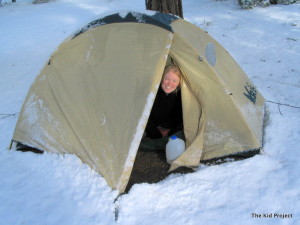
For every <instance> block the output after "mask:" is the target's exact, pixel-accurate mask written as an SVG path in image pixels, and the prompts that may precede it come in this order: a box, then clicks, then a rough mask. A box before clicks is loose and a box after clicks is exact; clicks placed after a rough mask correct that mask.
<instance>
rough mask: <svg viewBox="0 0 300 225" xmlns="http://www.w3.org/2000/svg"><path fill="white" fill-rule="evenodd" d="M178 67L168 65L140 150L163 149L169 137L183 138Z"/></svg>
mask: <svg viewBox="0 0 300 225" xmlns="http://www.w3.org/2000/svg"><path fill="white" fill-rule="evenodd" d="M181 78H182V74H181V71H180V69H179V68H178V66H176V65H169V66H167V67H166V68H165V70H164V75H163V78H162V81H161V84H160V87H159V90H158V92H157V95H156V98H155V101H154V104H153V107H152V111H151V114H150V116H149V119H148V123H147V126H146V129H145V135H144V136H145V137H144V138H143V140H142V143H141V146H140V147H141V148H142V149H164V148H165V145H166V144H167V142H168V137H169V136H170V135H173V134H176V135H178V136H179V137H180V138H183V132H182V130H183V120H182V105H181V93H180V81H181Z"/></svg>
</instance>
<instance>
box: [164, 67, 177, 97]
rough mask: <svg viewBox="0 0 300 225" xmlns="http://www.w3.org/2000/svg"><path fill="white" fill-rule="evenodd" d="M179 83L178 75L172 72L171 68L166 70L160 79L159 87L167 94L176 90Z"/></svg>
mask: <svg viewBox="0 0 300 225" xmlns="http://www.w3.org/2000/svg"><path fill="white" fill-rule="evenodd" d="M179 83H180V78H179V76H178V75H177V74H176V73H174V72H173V71H172V70H170V71H169V72H167V73H166V74H165V75H164V76H163V79H162V81H161V88H162V89H163V91H164V92H165V93H166V94H169V93H171V92H173V91H175V90H176V88H177V87H178V85H179Z"/></svg>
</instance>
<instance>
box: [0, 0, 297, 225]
mask: <svg viewBox="0 0 300 225" xmlns="http://www.w3.org/2000/svg"><path fill="white" fill-rule="evenodd" d="M5 2H9V1H2V3H5ZM31 2H32V1H30V0H17V3H13V4H4V5H3V6H2V7H0V30H1V37H0V41H1V45H0V59H1V60H0V77H1V82H0V90H1V95H0V106H1V107H0V143H1V147H0V190H1V191H0V218H1V219H0V221H1V224H14V225H18V224H25V225H32V224H47V225H50V224H51V225H52V224H55V225H57V224H58V225H59V224H63V225H66V224H67V225H69V224H70V225H72V224H74V225H75V224H76V225H77V224H82V225H86V224H88V225H95V224H101V225H103V224H104V225H105V224H109V225H110V224H122V225H134V224H143V225H144V224H151V225H152V224H173V225H177V224H178V225H182V224H189V225H194V224H195V225H196V224H197V225H199V224H205V225H210V224H211V225H216V224H230V225H234V224H236V225H240V224H247V225H251V224H266V225H268V224H272V225H274V224H299V222H298V221H300V188H299V187H300V180H299V171H300V147H299V141H300V129H299V127H300V109H299V107H300V98H299V96H300V64H299V58H300V4H299V3H298V4H293V5H272V6H269V7H266V8H259V7H258V8H254V9H252V10H242V9H241V8H240V7H239V6H238V5H237V1H235V0H225V1H214V0H202V1H201V3H199V1H196V0H184V1H183V12H184V17H185V19H186V20H188V21H190V22H191V23H193V24H195V25H197V26H199V27H201V28H202V29H204V30H206V31H207V32H208V33H209V34H210V35H211V36H213V37H214V38H215V39H216V40H217V41H218V42H219V43H220V44H222V45H223V46H224V47H225V48H226V49H227V50H228V51H229V52H230V54H231V55H232V56H233V57H234V58H235V59H236V61H237V62H238V63H239V64H240V66H241V67H242V68H243V70H244V71H245V72H246V73H247V74H248V76H249V77H250V79H251V80H252V81H253V83H254V84H255V85H256V86H257V88H258V90H259V91H260V92H261V93H262V95H263V96H264V97H265V98H266V100H267V105H266V114H267V119H266V122H265V130H264V153H263V154H261V155H256V156H255V157H252V158H249V159H246V160H243V161H235V162H230V160H229V161H228V162H227V163H224V164H220V165H214V166H204V165H202V166H200V167H199V169H198V170H197V171H196V172H195V173H191V174H185V175H180V174H173V175H170V176H168V177H167V178H166V179H165V180H163V181H161V182H159V183H156V184H147V183H144V184H136V185H134V186H133V187H132V189H131V190H130V192H129V193H128V194H125V195H122V196H120V197H119V198H118V199H117V201H116V202H114V200H115V198H116V197H117V193H116V192H115V191H113V190H111V189H110V188H109V186H108V185H107V184H106V182H105V180H104V179H103V178H102V177H101V176H100V175H99V174H97V173H96V172H95V171H94V170H92V169H91V168H89V167H88V166H87V165H85V164H83V163H82V162H81V161H80V160H79V159H78V158H77V157H76V156H74V155H64V156H63V155H57V154H48V153H45V154H34V153H23V152H16V151H14V150H12V151H9V150H8V146H9V145H10V140H11V137H12V134H13V130H14V127H15V124H16V121H17V117H18V112H19V111H20V109H21V106H22V104H23V101H24V99H25V97H26V94H27V92H28V90H29V87H30V85H31V84H32V82H33V81H34V79H35V77H36V76H37V75H38V74H39V72H40V70H41V69H42V68H43V66H44V64H45V63H46V62H47V60H48V59H49V56H50V55H51V54H52V53H53V52H54V51H55V49H56V48H57V47H58V46H59V44H60V43H61V42H62V41H63V40H64V39H66V38H67V37H68V36H69V35H71V34H72V33H74V32H75V31H77V30H79V29H80V28H82V27H83V26H84V25H86V24H88V23H89V22H91V21H93V20H94V19H95V18H98V15H100V14H103V13H108V12H109V11H124V10H129V11H144V10H145V5H144V4H145V2H144V1H141V0H130V1H129V0H122V1H121V0H102V1H99V0H85V1H82V0H72V1H71V0H56V1H49V2H48V3H45V4H31ZM273 102H276V103H280V104H281V105H279V104H276V103H273ZM115 212H116V213H115ZM115 216H116V219H117V220H115ZM284 216H285V218H283V217H284Z"/></svg>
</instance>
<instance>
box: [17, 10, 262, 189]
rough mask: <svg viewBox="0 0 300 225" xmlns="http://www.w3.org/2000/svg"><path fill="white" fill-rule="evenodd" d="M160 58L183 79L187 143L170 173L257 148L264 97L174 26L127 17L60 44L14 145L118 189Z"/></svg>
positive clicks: (207, 45)
mask: <svg viewBox="0 0 300 225" xmlns="http://www.w3.org/2000/svg"><path fill="white" fill-rule="evenodd" d="M168 58H172V59H173V60H174V61H175V62H176V64H177V65H179V67H180V68H181V70H182V73H183V74H184V79H183V82H182V85H181V88H182V91H181V92H182V102H183V120H184V133H185V136H186V151H185V152H184V153H183V154H182V155H181V156H180V157H179V158H178V159H177V160H176V161H174V162H173V163H172V165H171V170H172V169H175V168H177V167H178V166H187V167H191V168H195V167H198V166H199V162H200V160H207V159H212V158H216V157H221V156H227V155H231V154H234V153H240V152H245V151H249V150H253V149H260V148H261V147H262V124H263V112H264V98H263V97H262V96H261V95H260V93H259V92H258V91H257V89H256V88H255V86H254V85H253V84H252V83H251V81H250V80H249V79H248V78H247V76H246V75H245V73H244V72H243V71H242V70H241V68H240V67H239V66H238V65H237V63H236V62H235V61H234V60H233V58H232V57H231V56H230V55H229V54H228V52H227V51H226V50H225V49H224V48H223V47H222V46H221V45H220V44H219V43H217V42H216V41H215V40H214V39H212V38H211V37H210V36H209V35H208V34H207V33H206V32H204V31H202V30H201V29H199V28H198V27H196V26H194V25H192V24H191V23H189V22H187V21H185V20H183V19H180V18H178V17H175V16H172V15H164V14H160V13H148V14H142V13H136V12H126V13H125V12H122V13H116V14H113V15H109V16H106V17H103V18H101V19H98V20H95V21H93V22H91V23H90V24H88V25H87V26H86V27H84V28H83V29H82V30H80V31H78V32H77V33H75V34H74V35H72V36H71V37H70V38H69V39H67V40H66V41H64V42H63V43H62V44H61V45H60V46H59V48H58V49H57V51H56V52H55V53H54V54H53V55H52V56H51V58H50V60H49V62H47V64H46V65H45V67H44V68H43V70H42V71H41V73H40V75H39V76H38V77H37V78H36V80H35V82H34V84H33V85H32V87H31V89H30V91H29V93H28V96H27V98H26V100H25V102H24V105H23V107H22V111H21V113H20V116H19V119H18V122H17V125H16V128H15V132H14V135H13V138H12V140H13V142H19V143H22V144H24V145H27V146H30V147H34V148H37V149H41V150H43V151H48V152H53V153H71V154H76V155H77V156H78V157H79V158H80V159H81V160H82V161H83V162H85V163H87V164H88V165H90V166H91V167H92V168H93V169H94V170H96V171H97V172H99V173H100V174H101V175H102V176H103V177H104V178H105V179H106V181H107V183H108V184H109V185H110V186H111V187H112V188H113V189H116V190H118V191H119V192H123V191H124V190H125V187H126V185H127V183H128V180H129V177H130V174H131V171H132V167H133V164H134V161H135V157H136V154H137V150H138V147H139V144H140V141H141V138H142V135H143V131H144V128H145V126H146V124H147V119H148V116H149V114H150V111H151V107H152V104H153V101H154V99H155V96H156V92H157V90H158V87H159V84H160V80H161V78H162V73H163V70H164V67H165V65H166V63H167V59H168Z"/></svg>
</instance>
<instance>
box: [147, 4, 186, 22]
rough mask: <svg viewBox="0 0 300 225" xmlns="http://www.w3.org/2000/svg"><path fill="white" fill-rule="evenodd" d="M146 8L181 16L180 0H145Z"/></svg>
mask: <svg viewBox="0 0 300 225" xmlns="http://www.w3.org/2000/svg"><path fill="white" fill-rule="evenodd" d="M146 9H147V10H153V11H158V12H161V13H167V14H168V13H170V14H173V15H177V16H179V17H181V18H183V12H182V0H146Z"/></svg>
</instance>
